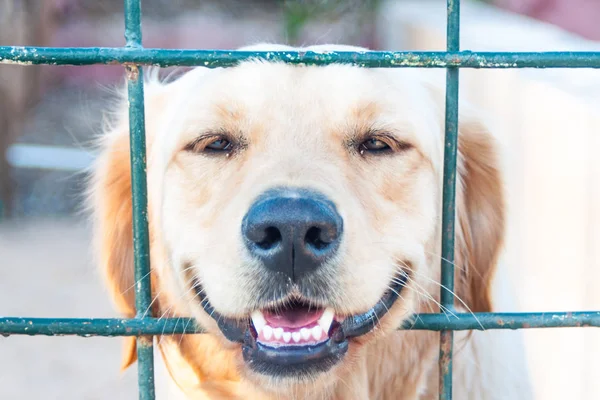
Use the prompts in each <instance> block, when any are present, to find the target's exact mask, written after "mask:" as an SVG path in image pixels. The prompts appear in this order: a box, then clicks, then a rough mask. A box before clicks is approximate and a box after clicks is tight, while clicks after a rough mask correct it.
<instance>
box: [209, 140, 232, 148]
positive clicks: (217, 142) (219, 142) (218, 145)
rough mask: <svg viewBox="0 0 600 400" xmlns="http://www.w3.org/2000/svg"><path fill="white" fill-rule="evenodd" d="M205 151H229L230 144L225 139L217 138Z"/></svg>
mask: <svg viewBox="0 0 600 400" xmlns="http://www.w3.org/2000/svg"><path fill="white" fill-rule="evenodd" d="M206 149H208V150H212V151H227V150H230V149H231V142H230V141H229V140H227V139H225V138H218V139H216V140H213V141H212V142H210V143H209V144H208V145H207V146H206Z"/></svg>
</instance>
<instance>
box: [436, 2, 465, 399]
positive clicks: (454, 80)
mask: <svg viewBox="0 0 600 400" xmlns="http://www.w3.org/2000/svg"><path fill="white" fill-rule="evenodd" d="M447 12H448V19H447V27H446V29H447V33H446V41H447V42H446V48H447V51H459V49H460V0H447ZM445 129H446V133H445V139H444V141H445V146H444V181H443V182H444V187H443V210H442V262H441V269H442V279H441V281H442V286H441V291H440V302H441V304H442V306H443V307H445V308H446V309H449V310H452V309H453V308H454V295H453V292H454V234H455V232H454V221H455V218H456V157H457V142H458V68H448V69H447V70H446V128H445ZM440 311H443V310H440ZM453 340H454V332H453V331H451V330H449V331H442V332H440V365H439V398H440V400H451V399H452V350H453V349H452V347H453Z"/></svg>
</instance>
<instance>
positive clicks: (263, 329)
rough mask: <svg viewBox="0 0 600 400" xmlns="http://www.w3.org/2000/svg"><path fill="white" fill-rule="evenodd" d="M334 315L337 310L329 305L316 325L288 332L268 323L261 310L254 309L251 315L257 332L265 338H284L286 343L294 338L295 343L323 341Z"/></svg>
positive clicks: (267, 339) (278, 339)
mask: <svg viewBox="0 0 600 400" xmlns="http://www.w3.org/2000/svg"><path fill="white" fill-rule="evenodd" d="M334 315H335V312H334V311H333V308H330V307H328V308H326V309H325V310H324V311H323V315H321V318H319V321H318V324H317V325H316V326H313V327H312V328H302V329H300V330H299V331H295V332H286V331H285V330H284V328H282V327H277V328H273V327H272V326H269V325H267V321H266V320H265V317H264V315H263V313H262V312H260V311H259V310H257V311H254V312H253V313H252V315H251V316H250V317H251V318H252V324H253V325H254V328H255V329H256V333H257V334H259V335H261V337H262V338H263V339H264V340H266V341H270V340H271V339H274V340H277V341H280V340H282V339H283V342H285V343H290V342H291V341H292V340H293V343H300V341H303V342H310V341H311V340H316V341H321V340H322V338H323V337H324V336H325V338H326V337H327V335H328V332H329V329H330V328H331V324H332V323H333V318H334Z"/></svg>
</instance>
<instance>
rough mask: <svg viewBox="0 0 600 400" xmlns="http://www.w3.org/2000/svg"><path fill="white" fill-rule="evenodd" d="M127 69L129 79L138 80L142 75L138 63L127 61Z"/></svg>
mask: <svg viewBox="0 0 600 400" xmlns="http://www.w3.org/2000/svg"><path fill="white" fill-rule="evenodd" d="M124 65H125V71H126V74H127V79H129V80H130V81H137V80H138V78H139V76H140V69H139V68H138V66H137V65H135V64H131V63H125V64H124Z"/></svg>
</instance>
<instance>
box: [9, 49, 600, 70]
mask: <svg viewBox="0 0 600 400" xmlns="http://www.w3.org/2000/svg"><path fill="white" fill-rule="evenodd" d="M249 58H260V59H266V60H272V61H275V60H278V61H282V62H287V63H292V64H314V65H324V64H330V63H343V64H354V65H358V66H362V67H370V68H375V67H377V68H402V67H426V68H446V67H460V68H600V52H516V53H513V52H470V51H460V52H443V51H440V52H391V51H368V52H319V53H316V52H281V51H269V52H248V51H232V50H183V49H141V48H126V47H87V48H86V47H82V48H54V47H6V46H4V47H1V46H0V63H5V64H23V65H31V64H53V65H91V64H125V63H132V64H138V65H154V66H160V67H169V66H175V65H179V66H205V67H209V68H217V67H230V66H233V65H236V64H237V63H239V62H240V61H243V60H247V59H249Z"/></svg>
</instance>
